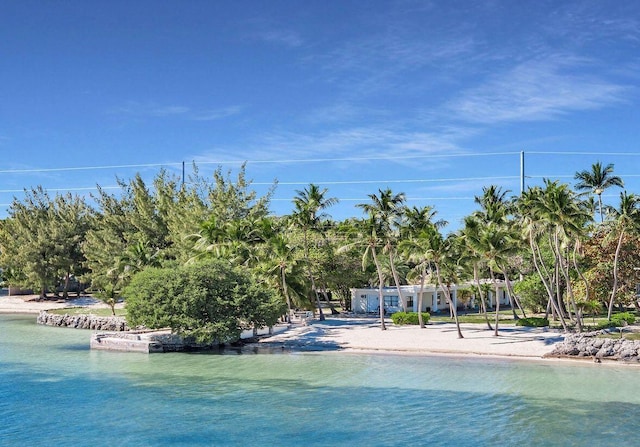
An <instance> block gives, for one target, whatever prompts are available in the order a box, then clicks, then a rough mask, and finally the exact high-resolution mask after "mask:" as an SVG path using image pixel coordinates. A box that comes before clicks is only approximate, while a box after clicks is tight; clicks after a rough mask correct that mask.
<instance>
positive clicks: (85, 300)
mask: <svg viewBox="0 0 640 447" xmlns="http://www.w3.org/2000/svg"><path fill="white" fill-rule="evenodd" d="M74 306H75V307H78V306H79V307H87V308H108V307H109V306H107V305H106V304H105V303H103V302H102V301H100V300H97V299H95V298H93V297H90V296H80V297H79V298H75V297H74V298H70V299H68V300H63V299H55V298H50V299H47V300H38V296H37V295H19V296H18V295H13V296H0V313H5V314H6V313H9V314H12V313H20V314H37V313H39V312H40V311H41V310H49V309H61V308H63V307H74ZM118 306H121V304H119V305H118Z"/></svg>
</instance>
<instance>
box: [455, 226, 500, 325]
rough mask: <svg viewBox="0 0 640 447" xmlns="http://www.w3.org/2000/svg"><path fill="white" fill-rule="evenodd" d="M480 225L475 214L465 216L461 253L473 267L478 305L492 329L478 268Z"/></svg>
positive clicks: (480, 258)
mask: <svg viewBox="0 0 640 447" xmlns="http://www.w3.org/2000/svg"><path fill="white" fill-rule="evenodd" d="M481 228H482V225H481V223H480V220H479V219H478V218H477V217H476V216H473V215H471V216H467V217H465V219H464V228H463V229H462V230H461V231H460V237H461V238H462V242H463V246H464V248H466V250H465V251H464V252H463V253H462V255H463V256H464V259H465V260H466V261H468V262H469V263H471V264H472V267H473V280H474V282H475V285H476V291H477V292H478V296H479V298H480V307H481V308H482V313H483V315H484V319H485V322H486V323H487V327H488V328H489V330H493V327H492V326H491V323H490V322H489V316H488V314H487V304H486V301H485V299H484V291H483V288H482V285H481V284H480V276H479V273H478V270H479V269H480V264H481V262H482V261H483V258H482V254H481V253H480V252H479V251H478V244H479V238H480V229H481Z"/></svg>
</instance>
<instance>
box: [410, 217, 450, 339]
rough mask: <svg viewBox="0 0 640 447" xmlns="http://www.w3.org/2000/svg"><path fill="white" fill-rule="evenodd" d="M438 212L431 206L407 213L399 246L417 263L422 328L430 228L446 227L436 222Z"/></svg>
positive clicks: (429, 249) (419, 310)
mask: <svg viewBox="0 0 640 447" xmlns="http://www.w3.org/2000/svg"><path fill="white" fill-rule="evenodd" d="M435 215H436V211H435V210H433V209H432V208H431V207H430V206H425V207H423V208H416V207H413V208H411V209H408V210H406V212H405V217H406V221H405V225H404V226H403V238H402V240H401V242H400V244H399V248H400V250H401V252H402V253H403V254H404V255H405V256H407V257H408V258H409V260H410V261H412V262H413V263H415V272H416V274H417V276H418V278H419V280H420V291H419V293H418V323H419V324H420V327H421V328H424V327H425V324H424V321H423V318H422V300H423V294H424V284H425V280H426V278H427V276H428V269H429V267H430V265H431V261H430V260H429V259H430V256H431V249H432V246H431V240H432V237H431V233H430V232H429V231H428V230H429V228H430V227H432V226H435V227H436V228H440V227H442V226H444V225H446V222H445V221H443V220H437V221H434V219H435Z"/></svg>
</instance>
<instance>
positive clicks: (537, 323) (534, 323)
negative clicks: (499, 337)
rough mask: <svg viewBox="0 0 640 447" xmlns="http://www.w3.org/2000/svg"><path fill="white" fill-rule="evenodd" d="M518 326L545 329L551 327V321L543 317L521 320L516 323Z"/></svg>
mask: <svg viewBox="0 0 640 447" xmlns="http://www.w3.org/2000/svg"><path fill="white" fill-rule="evenodd" d="M516 326H526V327H545V326H549V319H547V318H542V317H530V318H520V319H519V320H518V321H516Z"/></svg>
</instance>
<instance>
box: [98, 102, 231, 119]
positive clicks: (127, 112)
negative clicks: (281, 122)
mask: <svg viewBox="0 0 640 447" xmlns="http://www.w3.org/2000/svg"><path fill="white" fill-rule="evenodd" d="M242 110H243V107H242V106H239V105H235V106H229V107H221V108H217V109H207V110H197V109H194V108H192V107H188V106H182V105H158V104H153V103H140V102H135V101H129V102H127V103H126V104H124V105H122V106H119V107H113V108H111V109H110V110H109V111H108V113H109V114H111V115H124V116H132V117H137V118H181V119H184V120H192V121H213V120H218V119H223V118H227V117H229V116H232V115H237V114H239V113H240V112H241V111H242Z"/></svg>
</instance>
